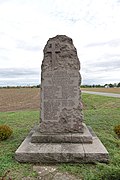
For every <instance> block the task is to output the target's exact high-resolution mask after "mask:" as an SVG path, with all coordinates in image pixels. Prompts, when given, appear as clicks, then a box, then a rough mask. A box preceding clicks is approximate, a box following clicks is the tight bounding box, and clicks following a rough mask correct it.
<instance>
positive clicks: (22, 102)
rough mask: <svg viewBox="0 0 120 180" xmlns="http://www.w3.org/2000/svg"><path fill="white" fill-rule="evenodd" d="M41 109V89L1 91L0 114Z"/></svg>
mask: <svg viewBox="0 0 120 180" xmlns="http://www.w3.org/2000/svg"><path fill="white" fill-rule="evenodd" d="M39 108H40V89H39V88H18V89H17V88H15V89H0V112H6V111H17V110H27V109H34V110H39Z"/></svg>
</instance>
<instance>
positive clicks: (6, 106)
mask: <svg viewBox="0 0 120 180" xmlns="http://www.w3.org/2000/svg"><path fill="white" fill-rule="evenodd" d="M82 90H83V91H84V90H86V91H87V90H88V91H96V92H109V93H118V94H120V88H82ZM39 109H40V89H39V88H8V89H5V88H3V89H2V88H1V89H0V112H7V111H20V110H21V111H22V110H39Z"/></svg>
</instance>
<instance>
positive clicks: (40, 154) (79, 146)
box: [15, 130, 109, 163]
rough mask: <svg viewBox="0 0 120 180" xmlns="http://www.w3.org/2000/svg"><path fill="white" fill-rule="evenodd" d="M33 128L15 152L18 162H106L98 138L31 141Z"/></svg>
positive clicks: (107, 158) (106, 154)
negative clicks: (91, 140)
mask: <svg viewBox="0 0 120 180" xmlns="http://www.w3.org/2000/svg"><path fill="white" fill-rule="evenodd" d="M34 132H35V130H33V131H32V132H31V133H30V134H29V135H28V136H27V138H26V139H25V140H24V141H23V143H22V144H21V146H20V147H19V148H18V149H17V151H16V152H15V158H16V160H17V161H19V162H33V163H37V162H39V163H57V162H58V163H59V162H79V163H88V162H90V163H92V162H93V163H95V162H108V160H109V157H108V152H107V150H106V149H105V147H104V146H103V145H102V143H101V142H100V140H99V139H98V138H97V136H96V137H93V143H89V144H85V143H31V136H32V134H33V133H34Z"/></svg>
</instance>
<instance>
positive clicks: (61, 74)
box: [39, 35, 83, 133]
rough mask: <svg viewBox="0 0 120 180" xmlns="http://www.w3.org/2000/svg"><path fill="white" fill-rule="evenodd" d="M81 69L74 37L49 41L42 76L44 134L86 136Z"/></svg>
mask: <svg viewBox="0 0 120 180" xmlns="http://www.w3.org/2000/svg"><path fill="white" fill-rule="evenodd" d="M79 69H80V63H79V59H78V56H77V51H76V48H75V47H74V45H73V42H72V39H71V38H69V37H67V36H64V35H59V36H56V37H54V38H51V39H49V40H48V42H47V44H46V46H45V48H44V59H43V62H42V75H41V76H42V79H41V122H40V127H39V131H40V132H41V133H70V132H71V133H77V132H78V133H83V125H82V122H83V115H82V104H81V97H80V94H81V91H80V82H81V76H80V73H79Z"/></svg>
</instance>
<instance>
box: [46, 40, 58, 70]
mask: <svg viewBox="0 0 120 180" xmlns="http://www.w3.org/2000/svg"><path fill="white" fill-rule="evenodd" d="M47 52H48V53H51V54H52V68H54V67H56V65H57V58H56V53H60V48H58V47H57V44H56V43H55V42H52V43H50V44H49V47H48V48H47Z"/></svg>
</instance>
